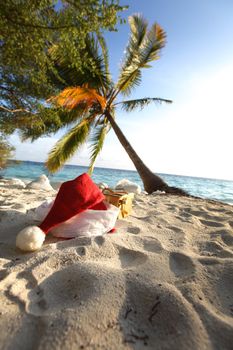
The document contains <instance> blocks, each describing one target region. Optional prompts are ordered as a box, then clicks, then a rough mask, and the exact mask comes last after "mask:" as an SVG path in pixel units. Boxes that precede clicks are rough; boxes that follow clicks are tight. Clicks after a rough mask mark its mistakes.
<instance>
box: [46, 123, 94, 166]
mask: <svg viewBox="0 0 233 350" xmlns="http://www.w3.org/2000/svg"><path fill="white" fill-rule="evenodd" d="M90 127H91V122H90V120H88V119H84V120H82V121H81V122H80V123H79V124H78V125H76V126H75V127H73V128H72V129H71V130H70V131H69V132H68V133H67V134H66V135H64V136H63V137H62V138H61V139H60V140H59V141H58V142H57V143H56V145H55V146H54V148H53V149H52V150H51V151H50V153H49V156H48V159H47V161H46V167H47V168H48V170H49V171H50V172H51V173H54V172H56V171H57V170H58V169H59V168H61V167H62V166H63V165H64V164H65V162H66V161H67V160H68V159H69V158H70V157H71V156H72V155H73V154H74V153H75V152H76V151H77V150H78V148H80V146H81V145H82V144H83V143H84V142H85V141H86V140H87V137H88V135H89V133H90Z"/></svg>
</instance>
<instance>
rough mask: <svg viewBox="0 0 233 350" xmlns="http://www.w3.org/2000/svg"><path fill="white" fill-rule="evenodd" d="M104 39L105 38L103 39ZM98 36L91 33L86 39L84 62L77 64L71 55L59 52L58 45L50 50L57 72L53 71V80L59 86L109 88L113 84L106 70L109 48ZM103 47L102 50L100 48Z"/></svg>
mask: <svg viewBox="0 0 233 350" xmlns="http://www.w3.org/2000/svg"><path fill="white" fill-rule="evenodd" d="M103 40H104V39H103ZM103 40H102V43H101V42H99V40H98V38H97V37H95V36H94V35H91V34H89V35H88V36H87V37H86V40H85V44H86V46H85V48H84V49H83V53H82V57H83V60H82V63H81V64H80V62H79V64H78V65H75V64H74V62H73V61H72V58H71V57H69V55H67V54H66V55H65V54H64V53H63V52H58V51H57V50H56V47H55V48H54V49H51V50H50V55H51V59H52V60H53V61H54V66H55V70H56V73H55V72H51V81H52V82H53V83H54V84H55V85H56V86H57V87H58V88H59V89H64V88H65V87H68V86H81V85H83V84H88V85H89V86H90V87H92V88H95V89H96V90H99V89H102V90H103V88H104V89H107V88H108V87H109V86H110V84H111V78H110V75H109V73H107V71H106V62H107V58H106V57H107V56H106V55H107V48H106V46H105V52H104V51H103V49H102V46H103V45H104V43H103ZM100 48H101V49H102V52H101V50H100Z"/></svg>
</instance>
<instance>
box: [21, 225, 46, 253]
mask: <svg viewBox="0 0 233 350" xmlns="http://www.w3.org/2000/svg"><path fill="white" fill-rule="evenodd" d="M44 240H45V233H44V232H43V231H42V230H41V229H40V228H39V227H37V226H29V227H26V228H25V229H23V230H21V231H20V232H19V233H18V235H17V237H16V247H18V248H19V249H21V250H24V251H26V252H32V251H34V250H37V249H39V248H41V247H42V245H43V242H44Z"/></svg>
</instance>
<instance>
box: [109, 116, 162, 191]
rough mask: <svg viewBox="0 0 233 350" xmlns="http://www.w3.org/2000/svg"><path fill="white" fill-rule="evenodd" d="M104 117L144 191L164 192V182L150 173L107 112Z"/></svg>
mask: <svg viewBox="0 0 233 350" xmlns="http://www.w3.org/2000/svg"><path fill="white" fill-rule="evenodd" d="M106 117H107V119H108V120H109V122H110V124H111V126H112V128H113V130H114V131H115V134H116V136H117V137H118V140H119V141H120V143H121V144H122V146H123V147H124V149H125V150H126V152H127V154H128V155H129V157H130V159H131V160H132V162H133V164H134V166H135V168H136V169H137V171H138V173H139V175H140V177H141V179H142V182H143V185H144V188H145V190H146V191H147V192H148V193H152V192H154V191H157V190H160V191H164V190H166V189H167V188H168V185H167V184H166V182H164V181H163V180H162V179H161V178H160V177H159V176H158V175H155V174H154V173H152V171H151V170H150V169H149V168H148V167H147V166H146V165H145V164H144V163H143V161H142V160H141V158H140V157H139V156H138V155H137V153H136V152H135V151H134V149H133V147H132V146H131V145H130V143H129V141H128V140H127V139H126V137H125V135H124V134H123V133H122V131H121V129H120V128H119V126H118V125H117V123H116V122H115V120H114V118H113V117H112V116H111V114H110V113H109V112H106Z"/></svg>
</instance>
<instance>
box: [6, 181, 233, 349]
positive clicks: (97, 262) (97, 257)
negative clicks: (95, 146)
mask: <svg viewBox="0 0 233 350" xmlns="http://www.w3.org/2000/svg"><path fill="white" fill-rule="evenodd" d="M55 195H56V192H55V191H42V190H36V189H17V188H12V186H11V187H10V186H8V185H7V182H5V183H2V184H1V185H0V205H1V211H0V257H1V259H0V268H1V272H0V278H1V282H0V290H1V299H0V348H1V349H7V350H21V349H22V350H31V349H49V350H52V349H56V350H57V349H59V350H60V349H62V350H66V349H67V350H73V349H74V350H76V349H106V350H111V349H156V350H157V349H173V350H174V349H175V350H176V349H179V350H182V349H185V350H187V349H189V350H190V349H191V350H192V349H196V350H202V349H216V350H224V349H229V350H230V349H233V249H232V248H233V206H230V205H227V204H221V203H214V202H210V201H206V200H199V199H194V198H181V197H176V196H167V195H151V196H146V195H136V197H135V201H134V208H133V213H132V215H131V216H130V217H128V218H126V219H124V220H119V221H118V222H117V228H118V229H117V232H116V233H114V234H108V235H105V236H99V237H95V238H76V239H72V240H67V241H61V240H58V239H55V238H50V237H48V238H47V240H46V244H45V245H44V246H43V248H42V249H41V250H40V251H38V252H34V253H22V252H20V251H19V250H17V249H16V248H15V237H16V234H17V233H18V232H19V231H20V230H21V229H22V228H24V227H26V226H28V225H30V224H36V223H35V222H34V221H33V210H30V209H31V208H35V207H37V206H38V205H39V204H40V203H42V202H43V201H44V200H45V199H47V198H53V197H54V196H55Z"/></svg>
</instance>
